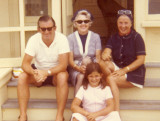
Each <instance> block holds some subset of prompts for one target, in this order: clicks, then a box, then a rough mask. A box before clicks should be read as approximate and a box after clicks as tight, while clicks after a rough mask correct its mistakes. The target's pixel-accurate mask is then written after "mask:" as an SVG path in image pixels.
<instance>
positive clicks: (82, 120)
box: [71, 113, 87, 121]
mask: <svg viewBox="0 0 160 121" xmlns="http://www.w3.org/2000/svg"><path fill="white" fill-rule="evenodd" d="M71 121H87V118H86V117H85V116H83V115H82V114H80V113H73V114H72V117H71Z"/></svg>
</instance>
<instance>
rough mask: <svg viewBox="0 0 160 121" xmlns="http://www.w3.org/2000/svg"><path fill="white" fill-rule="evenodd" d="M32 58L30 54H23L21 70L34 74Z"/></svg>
mask: <svg viewBox="0 0 160 121" xmlns="http://www.w3.org/2000/svg"><path fill="white" fill-rule="evenodd" d="M32 59H33V57H32V56H30V55H28V54H25V55H24V58H23V62H22V69H23V71H24V72H26V73H27V74H30V75H34V70H33V68H32V67H31V62H32Z"/></svg>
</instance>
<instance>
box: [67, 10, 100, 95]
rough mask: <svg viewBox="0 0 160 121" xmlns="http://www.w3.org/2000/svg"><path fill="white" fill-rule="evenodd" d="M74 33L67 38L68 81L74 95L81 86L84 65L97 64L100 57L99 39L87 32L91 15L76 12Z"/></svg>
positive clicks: (84, 11)
mask: <svg viewBox="0 0 160 121" xmlns="http://www.w3.org/2000/svg"><path fill="white" fill-rule="evenodd" d="M72 22H73V26H74V27H75V29H76V31H75V32H74V33H72V34H70V35H69V36H68V40H69V46H70V50H71V52H70V54H69V80H70V81H71V82H72V84H73V85H74V86H75V94H76V93H77V91H78V89H79V87H80V86H81V84H82V80H83V78H84V73H85V70H86V65H87V64H88V63H90V62H92V61H93V62H99V61H100V55H101V49H102V47H101V39H100V36H99V35H98V34H97V33H94V32H92V31H90V30H89V28H90V26H91V25H92V22H93V16H92V14H91V13H90V12H89V11H87V10H85V9H82V10H79V11H77V12H76V13H75V14H74V16H73V18H72Z"/></svg>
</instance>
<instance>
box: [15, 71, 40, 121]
mask: <svg viewBox="0 0 160 121" xmlns="http://www.w3.org/2000/svg"><path fill="white" fill-rule="evenodd" d="M30 83H36V82H35V80H34V78H33V77H32V76H29V75H28V74H26V73H25V72H23V73H21V74H20V75H19V78H18V87H17V93H18V94H17V95H18V103H19V108H20V118H19V121H25V120H26V119H27V105H28V101H29V97H30V92H29V84H30ZM36 85H38V84H36ZM39 85H41V84H39Z"/></svg>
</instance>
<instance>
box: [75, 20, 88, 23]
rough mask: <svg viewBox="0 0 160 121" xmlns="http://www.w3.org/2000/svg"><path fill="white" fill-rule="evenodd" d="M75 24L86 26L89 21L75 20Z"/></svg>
mask: <svg viewBox="0 0 160 121" xmlns="http://www.w3.org/2000/svg"><path fill="white" fill-rule="evenodd" d="M76 22H77V23H78V24H82V23H85V24H87V23H89V22H90V20H77V21H76Z"/></svg>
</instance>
